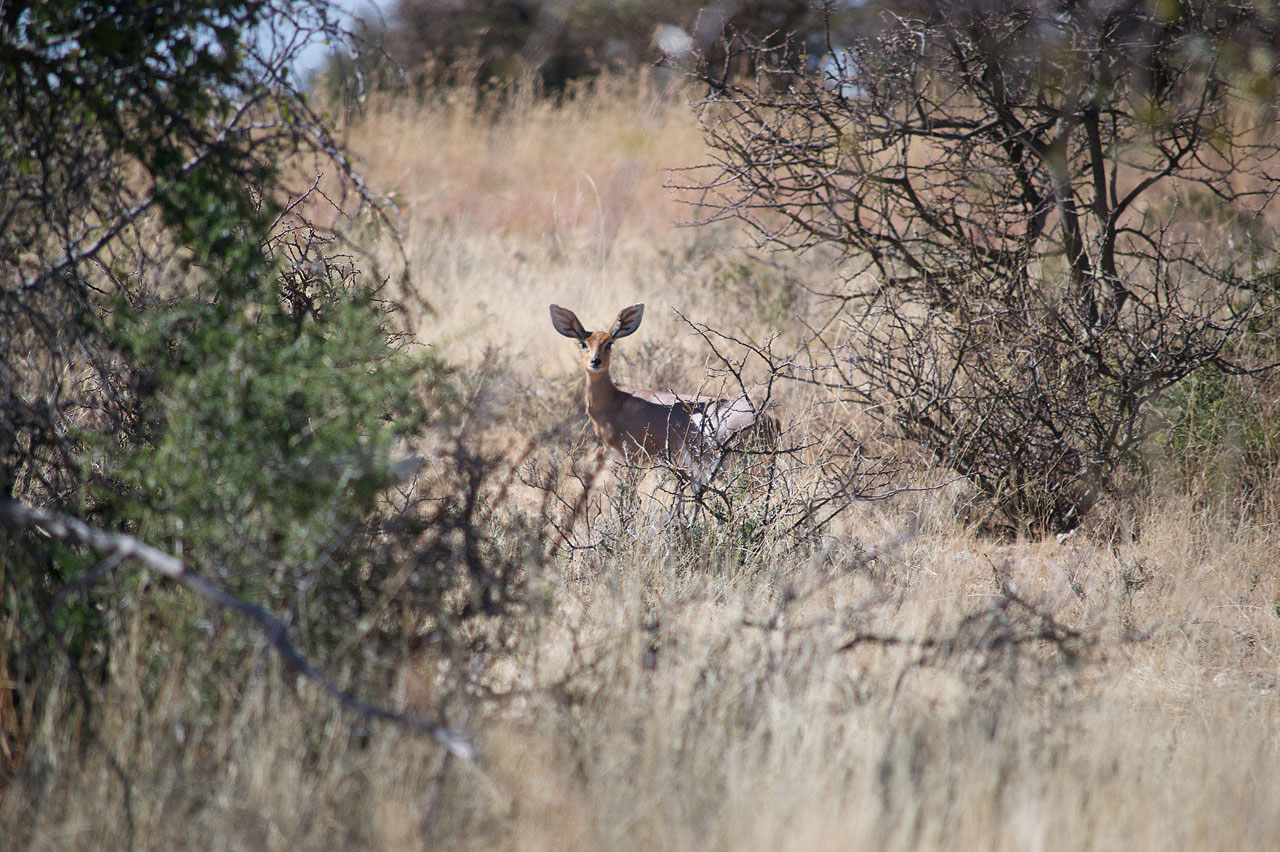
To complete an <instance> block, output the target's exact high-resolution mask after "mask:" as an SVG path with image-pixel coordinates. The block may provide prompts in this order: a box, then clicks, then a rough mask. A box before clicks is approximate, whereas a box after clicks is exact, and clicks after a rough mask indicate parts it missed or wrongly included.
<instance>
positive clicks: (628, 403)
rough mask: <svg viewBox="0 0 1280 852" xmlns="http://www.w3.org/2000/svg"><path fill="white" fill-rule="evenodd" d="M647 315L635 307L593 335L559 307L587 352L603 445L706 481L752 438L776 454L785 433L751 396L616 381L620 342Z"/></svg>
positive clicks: (563, 327) (563, 329) (565, 327)
mask: <svg viewBox="0 0 1280 852" xmlns="http://www.w3.org/2000/svg"><path fill="white" fill-rule="evenodd" d="M643 317H644V305H632V306H631V307H629V308H623V309H622V310H621V311H620V312H619V313H618V319H617V321H616V322H614V324H613V328H612V329H610V330H609V331H595V332H589V331H587V330H586V329H585V328H584V327H583V325H582V323H581V322H579V320H578V317H577V316H576V315H575V314H574V313H573V311H570V310H567V309H565V308H562V307H560V306H559V305H552V306H551V324H552V325H554V326H555V329H556V331H558V332H560V333H561V334H563V335H564V336H565V337H571V338H573V339H575V340H577V341H578V343H579V345H580V346H581V347H582V365H583V368H584V370H585V371H586V394H585V396H586V403H587V415H588V416H589V417H590V418H591V425H592V426H593V427H594V429H595V432H596V435H597V436H598V437H599V438H600V441H601V443H603V444H604V445H605V446H606V447H608V448H609V449H610V450H612V451H613V452H614V453H615V454H616V455H618V456H620V457H622V458H624V459H628V458H630V459H634V458H636V457H637V456H638V455H639V456H642V457H648V458H649V459H651V460H661V461H666V462H668V463H670V464H672V465H675V466H676V467H679V468H681V469H683V470H684V471H686V472H687V473H690V474H692V475H693V476H694V478H695V479H699V480H700V479H702V476H703V474H704V473H705V472H707V471H708V470H710V471H711V472H714V468H715V466H716V465H717V464H718V463H719V460H720V458H721V457H723V455H724V453H725V452H726V451H729V450H734V449H741V448H742V447H743V445H744V444H746V443H747V442H748V441H749V440H754V441H755V442H756V446H757V447H758V448H760V449H761V450H764V451H772V450H773V449H774V448H775V447H776V446H777V442H778V435H779V433H780V431H781V429H780V428H779V425H778V421H777V420H776V419H775V418H774V417H773V416H772V415H770V414H767V413H765V412H763V411H760V410H758V409H757V408H756V407H755V406H754V405H753V404H752V403H751V400H749V399H748V398H747V397H745V396H742V397H738V398H736V399H720V398H717V397H708V396H692V395H684V394H676V393H671V392H669V391H653V390H633V389H631V388H627V387H621V386H618V385H615V384H614V383H613V379H612V378H610V376H609V361H610V357H611V354H612V349H613V342H614V341H615V340H617V339H618V338H620V337H626V336H627V335H629V334H631V333H633V332H634V331H635V330H636V329H637V328H639V327H640V320H641V319H642V318H643Z"/></svg>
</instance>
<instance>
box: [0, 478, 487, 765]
mask: <svg viewBox="0 0 1280 852" xmlns="http://www.w3.org/2000/svg"><path fill="white" fill-rule="evenodd" d="M0 523H3V524H4V525H5V526H6V527H8V528H9V529H10V530H12V531H13V532H15V533H25V532H28V531H30V530H33V529H34V530H38V531H40V532H42V533H44V534H45V535H47V536H49V537H51V538H54V539H57V540H59V541H65V542H70V543H73V544H80V545H84V546H86V547H90V548H92V549H94V550H97V551H99V552H100V553H103V554H106V555H107V560H109V561H108V562H104V564H108V565H111V566H112V567H114V566H117V565H119V564H120V563H122V562H124V561H125V560H127V559H134V560H137V561H138V562H140V563H141V564H142V565H143V566H144V567H146V568H147V569H149V570H151V571H154V572H155V573H157V574H160V575H162V576H165V577H168V578H169V579H171V580H173V581H175V582H177V583H181V584H182V585H184V586H186V587H187V588H188V589H190V590H191V591H193V592H195V593H196V594H197V595H199V596H200V597H202V598H204V599H205V600H207V601H209V602H210V603H213V604H215V605H217V606H220V607H225V608H227V609H232V610H235V611H236V612H239V613H241V614H242V615H244V616H246V617H247V618H249V619H250V620H251V621H253V622H254V623H255V624H257V626H258V627H259V628H260V629H261V630H262V633H263V635H264V636H266V638H267V641H268V642H270V644H271V646H272V647H273V648H274V649H275V651H276V653H277V654H279V655H280V659H281V660H282V661H283V662H284V663H285V665H287V666H288V667H289V668H291V669H293V670H294V671H295V672H297V673H298V674H300V675H302V676H303V677H305V678H306V679H308V680H310V681H312V682H314V683H316V684H317V685H318V686H319V687H320V688H321V689H323V690H324V692H325V693H326V694H328V695H329V696H330V697H332V698H333V699H335V700H336V701H337V702H338V703H339V704H341V705H342V706H343V707H345V708H347V709H348V710H351V711H352V712H354V713H356V714H357V715H359V716H361V717H362V718H366V719H379V720H382V721H385V722H390V723H392V724H394V725H399V726H401V727H404V728H407V729H409V730H412V731H416V732H419V733H423V734H426V735H428V736H430V737H431V738H432V739H434V740H435V741H436V742H438V743H440V745H442V746H444V747H445V748H446V749H448V751H449V752H450V753H451V754H454V755H456V756H457V757H460V758H462V759H464V760H468V761H473V760H475V758H476V752H475V748H474V746H473V745H472V744H471V740H470V736H469V735H468V734H467V733H466V732H464V731H460V730H456V729H454V728H450V727H447V726H445V725H443V724H441V723H439V722H435V721H432V720H430V719H425V718H423V717H421V716H417V715H414V714H412V713H398V712H396V711H394V710H389V709H387V708H385V707H381V706H379V705H377V704H372V703H370V702H367V701H364V700H362V699H359V698H357V697H355V696H354V695H352V694H351V693H350V692H347V691H346V690H344V689H342V688H341V687H339V686H338V685H337V684H335V683H334V682H333V681H331V680H330V679H329V678H327V677H326V676H325V675H324V674H323V673H321V672H320V671H319V670H318V669H317V668H316V667H315V666H314V665H312V664H311V663H310V662H308V661H307V659H306V658H304V657H303V656H302V655H301V654H300V653H298V650H297V649H296V648H294V646H293V644H292V643H291V642H290V641H289V637H288V626H287V625H286V624H285V623H284V622H282V621H281V620H280V619H278V618H276V617H275V616H273V615H271V614H270V613H268V612H267V611H266V610H264V609H263V608H262V607H260V606H257V605H256V604H252V603H250V602H248V601H246V600H243V599H242V598H239V597H236V596H235V595H232V594H230V593H229V592H227V591H225V590H223V589H221V588H219V587H218V586H217V585H216V584H215V583H213V582H212V581H211V580H209V579H208V578H207V577H204V576H202V575H200V574H197V573H195V572H194V571H192V570H190V568H188V566H187V565H186V563H185V562H184V561H183V560H181V559H179V558H177V557H176V556H173V555H172V554H169V553H165V552H164V551H162V550H158V549H157V548H154V547H152V546H151V545H149V544H146V543H145V542H142V541H139V540H138V539H136V538H134V537H133V536H131V535H126V534H124V533H113V532H108V531H106V530H102V529H98V528H97V527H93V526H90V525H89V524H87V523H85V522H84V521H82V520H80V519H79V518H73V517H71V516H69V515H63V514H60V513H58V512H53V511H50V510H48V509H42V508H38V507H34V506H27V505H25V504H23V503H19V502H18V501H16V500H13V499H10V498H0Z"/></svg>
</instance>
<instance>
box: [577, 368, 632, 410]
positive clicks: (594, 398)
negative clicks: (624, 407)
mask: <svg viewBox="0 0 1280 852" xmlns="http://www.w3.org/2000/svg"><path fill="white" fill-rule="evenodd" d="M584 372H586V374H587V393H586V399H587V413H588V414H598V413H600V412H602V411H607V410H608V409H609V408H610V407H611V406H612V404H613V403H614V402H615V401H616V400H617V399H618V398H619V397H621V396H625V394H623V392H622V391H620V390H618V387H617V385H615V384H614V383H613V379H611V378H609V371H608V370H601V371H600V372H598V373H597V372H592V371H590V370H586V371H584Z"/></svg>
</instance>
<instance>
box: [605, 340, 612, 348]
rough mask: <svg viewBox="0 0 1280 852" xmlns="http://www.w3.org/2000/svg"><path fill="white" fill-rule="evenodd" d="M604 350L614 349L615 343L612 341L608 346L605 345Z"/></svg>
mask: <svg viewBox="0 0 1280 852" xmlns="http://www.w3.org/2000/svg"><path fill="white" fill-rule="evenodd" d="M604 348H605V349H612V348H613V341H612V340H610V341H609V342H608V343H606V344H605V345H604Z"/></svg>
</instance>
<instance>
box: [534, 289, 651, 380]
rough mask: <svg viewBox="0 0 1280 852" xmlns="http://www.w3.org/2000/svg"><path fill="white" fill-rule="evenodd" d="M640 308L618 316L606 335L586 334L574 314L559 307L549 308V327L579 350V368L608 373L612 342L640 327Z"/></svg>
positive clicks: (625, 309)
mask: <svg viewBox="0 0 1280 852" xmlns="http://www.w3.org/2000/svg"><path fill="white" fill-rule="evenodd" d="M643 317H644V305H632V306H631V307H629V308H623V309H622V310H621V311H619V312H618V319H617V321H616V322H614V324H613V328H611V329H610V330H609V331H587V330H586V329H585V328H583V326H582V323H581V322H580V321H579V320H578V317H577V315H576V314H574V312H573V311H571V310H568V309H567V308H562V307H560V306H559V305H552V306H551V324H552V325H554V326H555V328H556V331H558V332H560V333H561V334H563V335H564V336H565V337H572V338H573V339H574V340H576V341H578V345H579V346H581V347H582V366H583V367H585V368H586V370H587V372H588V373H608V372H609V358H610V355H611V353H612V350H613V341H615V340H617V339H618V338H619V337H626V336H627V335H628V334H631V333H633V332H634V331H635V330H636V329H637V328H639V327H640V320H641V319H642V318H643Z"/></svg>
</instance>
